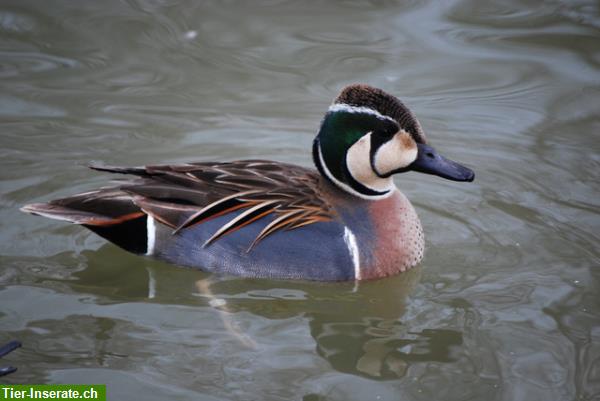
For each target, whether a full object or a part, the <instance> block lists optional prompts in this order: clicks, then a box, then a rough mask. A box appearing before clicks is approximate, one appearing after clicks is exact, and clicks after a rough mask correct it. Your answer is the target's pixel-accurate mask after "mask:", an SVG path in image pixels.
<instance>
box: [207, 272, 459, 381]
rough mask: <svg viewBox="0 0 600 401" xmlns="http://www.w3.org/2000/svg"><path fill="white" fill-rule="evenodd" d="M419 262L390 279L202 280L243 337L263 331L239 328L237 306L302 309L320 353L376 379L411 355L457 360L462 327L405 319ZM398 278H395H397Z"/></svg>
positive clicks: (393, 373)
mask: <svg viewBox="0 0 600 401" xmlns="http://www.w3.org/2000/svg"><path fill="white" fill-rule="evenodd" d="M420 275H421V268H416V269H413V270H411V271H409V272H406V273H404V274H402V275H399V276H395V277H391V278H388V279H386V280H378V281H370V282H362V283H360V284H359V285H358V284H357V285H354V284H350V283H336V284H331V283H295V282H273V281H268V280H241V279H232V278H224V279H217V278H215V276H211V277H209V278H208V279H205V280H200V281H198V282H197V288H198V290H199V295H201V296H204V297H207V298H208V299H209V303H210V304H211V305H212V306H213V307H215V308H216V309H218V310H220V311H221V313H222V320H223V322H224V326H225V327H226V328H227V329H228V331H229V332H230V334H232V335H234V336H236V337H238V339H239V340H240V342H241V343H243V344H244V345H247V346H250V347H253V346H254V345H255V343H256V342H259V341H260V340H259V339H253V338H250V337H249V336H248V335H246V334H245V333H243V332H241V331H239V330H237V329H236V325H235V324H234V322H233V321H232V319H235V317H234V315H232V313H236V312H242V311H243V312H250V313H252V314H254V315H257V316H261V317H265V318H268V319H285V318H290V317H293V316H304V317H306V318H307V319H308V321H309V327H310V333H311V336H312V337H313V339H314V340H315V342H316V351H317V353H318V354H319V355H320V356H321V357H322V358H324V359H325V360H327V361H328V362H329V363H330V365H331V366H332V367H333V368H334V369H335V370H337V371H340V372H344V373H349V374H355V375H359V376H363V377H368V378H371V379H377V380H390V379H397V378H399V377H402V376H404V375H405V374H406V372H407V369H408V367H409V366H410V364H411V363H417V362H428V361H436V362H452V361H453V360H454V358H453V356H452V355H453V352H452V351H453V348H455V347H457V346H460V345H461V344H462V333H461V332H460V331H455V330H449V329H421V330H416V331H413V330H411V328H410V324H406V323H404V322H403V321H402V316H403V315H404V314H405V312H406V305H407V297H408V295H409V294H410V293H411V292H412V291H413V290H414V288H415V287H416V284H417V283H418V280H419V278H420ZM391 281H393V283H392V282H391Z"/></svg>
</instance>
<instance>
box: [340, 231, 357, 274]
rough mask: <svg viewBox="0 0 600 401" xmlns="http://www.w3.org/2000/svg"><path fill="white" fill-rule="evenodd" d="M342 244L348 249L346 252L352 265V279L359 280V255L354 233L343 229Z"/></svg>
mask: <svg viewBox="0 0 600 401" xmlns="http://www.w3.org/2000/svg"><path fill="white" fill-rule="evenodd" d="M344 242H345V243H346V246H347V247H348V252H350V257H351V258H352V264H353V265H354V279H355V280H360V279H361V274H360V255H359V254H358V245H357V244H356V237H355V236H354V233H353V232H352V231H351V230H350V229H349V228H348V227H344Z"/></svg>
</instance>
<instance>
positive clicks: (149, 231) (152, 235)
mask: <svg viewBox="0 0 600 401" xmlns="http://www.w3.org/2000/svg"><path fill="white" fill-rule="evenodd" d="M146 236H147V237H148V245H147V246H146V255H152V254H153V253H154V246H155V242H156V224H155V222H154V217H152V216H150V215H148V216H147V217H146Z"/></svg>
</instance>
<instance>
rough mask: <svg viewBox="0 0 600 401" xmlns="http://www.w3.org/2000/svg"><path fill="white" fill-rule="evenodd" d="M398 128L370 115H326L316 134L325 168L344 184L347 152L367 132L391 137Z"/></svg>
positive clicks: (352, 113) (344, 112)
mask: <svg viewBox="0 0 600 401" xmlns="http://www.w3.org/2000/svg"><path fill="white" fill-rule="evenodd" d="M397 130H398V126H397V125H396V124H394V122H392V121H389V120H383V119H381V118H379V117H377V116H376V115H374V114H370V113H358V112H348V111H345V110H342V111H335V112H329V113H327V115H326V116H325V119H324V120H323V124H322V125H321V129H320V130H319V135H318V139H319V144H320V145H321V152H322V155H323V160H324V161H325V164H326V165H327V168H328V169H329V171H330V172H331V174H333V176H334V177H336V178H337V179H338V180H341V181H343V182H346V181H347V180H346V179H345V178H346V177H345V176H346V173H345V171H346V170H345V163H346V153H347V152H348V149H350V147H351V146H352V145H354V143H355V142H356V141H358V140H359V139H360V138H362V137H363V136H364V135H366V134H367V133H369V132H373V133H392V134H393V133H395V132H396V131H397Z"/></svg>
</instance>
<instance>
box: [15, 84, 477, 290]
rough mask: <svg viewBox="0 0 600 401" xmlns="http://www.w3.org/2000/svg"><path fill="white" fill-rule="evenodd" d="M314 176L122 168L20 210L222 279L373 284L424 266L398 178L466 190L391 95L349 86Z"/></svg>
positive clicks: (327, 126)
mask: <svg viewBox="0 0 600 401" xmlns="http://www.w3.org/2000/svg"><path fill="white" fill-rule="evenodd" d="M312 158H313V161H314V165H315V167H316V169H311V168H306V167H302V166H298V165H294V164H289V163H284V162H278V161H269V160H262V159H253V160H237V161H228V162H191V163H183V164H175V165H166V164H157V165H147V166H143V167H119V166H107V165H99V164H92V165H90V166H89V167H90V168H91V169H93V170H97V171H100V172H105V173H112V174H120V175H124V176H126V179H124V180H122V181H121V182H120V183H119V184H118V185H115V186H108V187H104V188H100V189H97V190H93V191H89V192H85V193H81V194H77V195H74V196H69V197H66V198H62V199H56V200H51V201H49V202H47V203H33V204H28V205H25V206H23V207H22V208H21V210H22V211H23V212H26V213H30V214H33V215H39V216H44V217H48V218H51V219H57V220H63V221H66V222H70V223H74V224H79V225H82V226H84V227H86V228H88V229H90V230H91V231H93V232H94V233H96V234H98V235H100V236H101V237H103V238H105V239H106V240H108V241H110V242H112V243H114V244H116V245H117V246H119V247H121V248H123V249H125V250H126V251H129V252H132V253H135V254H139V255H145V256H148V257H153V258H156V259H159V260H163V261H166V262H168V263H171V264H175V265H179V266H184V267H190V268H196V269H200V270H203V271H207V272H213V273H216V274H223V275H237V276H243V277H249V278H267V279H283V280H285V279H291V280H294V279H296V280H314V281H349V280H356V281H360V280H370V279H378V278H382V277H386V276H391V275H395V274H399V273H401V272H404V271H406V270H408V269H410V268H412V267H414V266H416V265H418V264H419V263H420V262H421V260H422V258H423V254H424V248H425V242H424V234H423V229H422V226H421V222H420V220H419V217H418V216H417V213H416V211H415V209H414V207H413V206H412V204H411V203H410V201H409V200H408V199H407V198H406V196H405V195H404V194H402V192H400V190H399V189H398V188H397V186H396V184H395V182H394V176H395V175H397V174H403V173H406V172H409V171H416V172H420V173H425V174H433V175H436V176H439V177H442V178H445V179H448V180H453V181H459V182H460V181H462V182H470V181H473V179H474V177H475V174H474V172H473V171H472V170H471V169H469V168H467V167H465V166H464V165H461V164H459V163H457V162H454V161H452V160H450V159H447V158H445V157H443V156H441V155H440V154H439V153H438V152H437V151H436V150H435V149H434V148H433V147H432V146H431V145H430V144H429V143H428V142H427V140H426V137H425V133H424V131H423V128H422V127H421V124H420V123H419V121H418V120H417V118H416V117H415V115H414V114H413V113H412V112H411V111H410V110H409V109H408V107H407V106H405V104H404V103H403V102H402V101H400V100H399V99H398V98H397V97H396V96H394V95H391V94H389V93H387V92H385V91H384V90H382V89H379V88H375V87H372V86H369V85H366V84H352V85H349V86H346V87H344V88H343V89H342V90H341V92H340V93H339V94H338V96H337V97H336V98H335V99H334V101H333V103H332V104H331V105H330V106H329V108H328V109H327V111H326V113H325V116H324V117H323V119H322V121H321V124H320V128H319V130H318V132H317V135H316V137H315V139H314V141H313V145H312Z"/></svg>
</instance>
